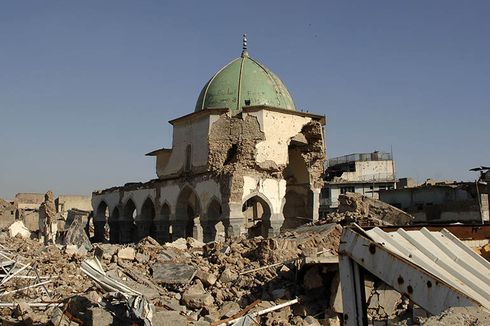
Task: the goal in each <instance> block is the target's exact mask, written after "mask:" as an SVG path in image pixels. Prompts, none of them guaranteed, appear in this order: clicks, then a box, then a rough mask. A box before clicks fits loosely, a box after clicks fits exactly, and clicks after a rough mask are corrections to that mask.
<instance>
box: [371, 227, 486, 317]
mask: <svg viewBox="0 0 490 326" xmlns="http://www.w3.org/2000/svg"><path fill="white" fill-rule="evenodd" d="M366 234H367V235H369V237H370V238H371V239H372V240H373V241H375V242H377V243H379V244H381V245H383V246H384V247H385V248H386V250H388V251H390V252H392V253H393V254H395V255H398V256H400V257H403V258H404V259H406V260H408V261H411V262H412V263H414V264H416V265H417V266H419V267H420V268H423V269H424V270H426V271H427V272H429V273H431V274H432V275H434V276H435V277H437V278H439V279H440V280H442V281H443V282H445V283H447V284H449V285H450V286H452V287H454V288H455V289H457V290H459V291H461V292H462V293H464V294H466V295H467V296H468V297H470V298H472V299H473V300H475V301H477V302H479V303H481V305H482V306H484V307H486V308H487V309H490V263H489V262H488V261H487V260H485V259H484V258H483V257H481V256H480V255H478V254H476V253H475V252H474V251H473V250H471V249H470V248H469V247H468V246H466V245H465V244H464V243H463V242H462V241H461V240H459V239H458V238H456V237H455V236H454V235H453V234H451V233H450V232H449V231H447V230H445V229H444V230H441V231H440V232H431V231H429V230H427V229H426V228H423V229H421V230H418V231H405V230H403V229H399V230H397V231H396V232H384V231H383V230H381V229H379V228H374V229H372V230H369V231H366Z"/></svg>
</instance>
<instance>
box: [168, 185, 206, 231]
mask: <svg viewBox="0 0 490 326" xmlns="http://www.w3.org/2000/svg"><path fill="white" fill-rule="evenodd" d="M200 214H201V204H200V202H199V198H198V197H197V195H196V193H195V191H194V190H193V189H192V188H191V187H188V186H186V187H185V188H184V189H182V191H181V192H180V194H179V197H178V198H177V205H176V208H175V220H174V221H173V223H172V235H173V240H176V239H178V238H183V237H192V236H193V231H194V226H195V225H194V219H196V218H198V217H199V216H200ZM198 220H199V219H198ZM199 224H200V223H199ZM196 227H200V225H196Z"/></svg>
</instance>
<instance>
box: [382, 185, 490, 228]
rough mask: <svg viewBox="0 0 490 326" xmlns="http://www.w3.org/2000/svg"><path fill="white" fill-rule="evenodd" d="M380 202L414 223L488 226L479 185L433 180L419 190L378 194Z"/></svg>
mask: <svg viewBox="0 0 490 326" xmlns="http://www.w3.org/2000/svg"><path fill="white" fill-rule="evenodd" d="M379 199H380V200H382V201H384V202H386V203H388V204H391V205H393V206H395V207H398V208H400V209H402V210H404V211H405V212H407V213H409V214H411V215H413V216H414V217H415V220H414V223H431V224H433V223H454V222H462V223H482V222H488V218H489V212H488V193H487V187H486V185H484V184H482V183H479V182H453V183H447V182H440V183H436V182H434V181H433V180H429V182H427V183H424V184H422V185H420V186H418V187H411V188H403V189H391V190H380V191H379Z"/></svg>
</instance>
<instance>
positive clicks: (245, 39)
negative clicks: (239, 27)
mask: <svg viewBox="0 0 490 326" xmlns="http://www.w3.org/2000/svg"><path fill="white" fill-rule="evenodd" d="M242 45H243V47H242V57H248V50H247V34H246V33H245V34H243V39H242Z"/></svg>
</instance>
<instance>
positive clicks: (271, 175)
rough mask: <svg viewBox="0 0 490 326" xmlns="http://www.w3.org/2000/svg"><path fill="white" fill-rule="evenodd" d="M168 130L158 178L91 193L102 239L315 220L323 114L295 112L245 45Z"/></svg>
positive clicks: (231, 231) (273, 229) (201, 233)
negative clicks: (169, 138)
mask: <svg viewBox="0 0 490 326" xmlns="http://www.w3.org/2000/svg"><path fill="white" fill-rule="evenodd" d="M170 124H172V126H173V144H172V148H162V149H158V150H155V151H153V152H151V153H148V154H147V155H148V156H154V157H155V158H156V174H157V176H158V179H154V180H151V181H149V182H146V183H130V184H126V185H124V186H122V187H114V188H110V189H106V190H101V191H95V192H94V193H93V194H92V206H93V208H94V216H95V217H94V229H95V238H96V240H97V241H104V238H105V240H109V239H108V238H110V241H111V242H113V243H127V242H131V241H135V240H138V239H141V238H143V237H144V236H147V235H151V236H152V237H154V238H155V239H157V240H158V241H159V242H167V241H169V240H171V239H173V240H175V239H177V238H180V237H186V236H194V237H197V238H201V237H202V239H201V240H204V241H212V240H214V239H215V238H216V237H217V236H222V235H221V234H219V231H218V232H217V229H218V230H219V229H224V233H225V235H226V236H230V235H238V234H241V233H246V232H249V233H251V234H254V235H259V234H260V235H264V236H268V235H270V234H271V233H277V232H279V231H280V229H281V228H290V227H294V226H297V225H299V224H303V223H305V222H307V221H311V220H315V219H317V217H318V208H319V193H320V189H321V187H322V173H323V166H324V161H325V141H324V132H323V127H324V125H325V117H324V116H321V115H316V114H310V113H305V112H300V111H297V110H296V107H295V104H294V102H293V100H292V98H291V95H290V94H289V92H288V90H287V88H286V86H285V85H284V84H283V82H282V81H281V80H280V79H279V78H278V77H277V76H276V75H275V74H274V73H272V72H271V71H270V70H269V69H267V68H266V67H265V66H264V65H262V64H260V63H259V62H257V61H256V60H254V59H252V58H251V57H250V56H249V54H248V51H247V48H246V39H244V47H243V52H242V54H241V56H240V57H238V58H237V59H235V60H233V61H231V62H230V63H228V64H227V65H226V66H224V67H223V68H221V69H220V70H219V71H218V72H217V73H216V74H214V75H213V76H212V78H211V79H210V80H209V81H208V82H207V83H206V84H205V86H204V88H203V89H202V91H201V93H200V95H199V97H198V99H197V103H196V107H195V111H194V112H193V113H190V114H188V115H185V116H182V117H180V118H177V119H174V120H172V121H170ZM220 222H221V223H220ZM217 224H218V227H216V225H217ZM217 233H218V234H217Z"/></svg>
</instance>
